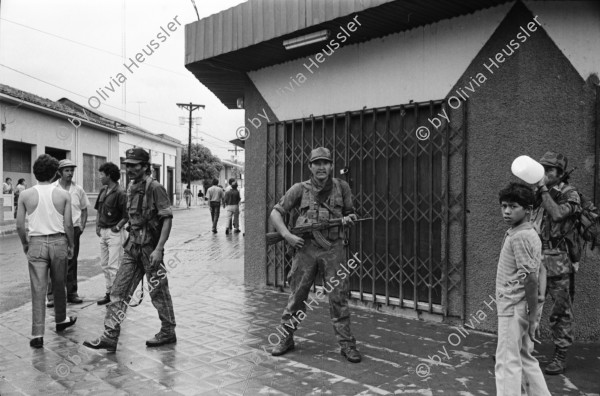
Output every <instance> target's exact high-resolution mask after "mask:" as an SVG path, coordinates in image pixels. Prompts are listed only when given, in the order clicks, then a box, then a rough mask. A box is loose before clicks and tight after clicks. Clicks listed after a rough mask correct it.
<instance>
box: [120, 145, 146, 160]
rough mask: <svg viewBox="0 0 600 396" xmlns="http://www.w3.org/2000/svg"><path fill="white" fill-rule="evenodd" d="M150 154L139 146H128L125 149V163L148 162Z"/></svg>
mask: <svg viewBox="0 0 600 396" xmlns="http://www.w3.org/2000/svg"><path fill="white" fill-rule="evenodd" d="M149 161H150V154H148V152H147V151H146V150H144V149H143V148H141V147H135V148H130V149H129V150H127V151H125V161H123V162H124V163H125V164H139V163H140V162H149Z"/></svg>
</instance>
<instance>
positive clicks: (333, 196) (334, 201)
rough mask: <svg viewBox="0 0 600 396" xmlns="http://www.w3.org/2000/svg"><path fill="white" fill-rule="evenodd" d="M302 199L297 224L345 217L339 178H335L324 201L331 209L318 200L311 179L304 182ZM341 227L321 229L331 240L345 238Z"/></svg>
mask: <svg viewBox="0 0 600 396" xmlns="http://www.w3.org/2000/svg"><path fill="white" fill-rule="evenodd" d="M302 190H303V192H302V201H301V202H300V216H298V220H296V226H298V225H300V224H312V223H318V222H321V221H326V220H329V219H334V218H341V217H343V214H342V210H343V208H344V198H343V196H342V188H341V185H340V182H339V180H338V179H336V178H333V188H332V189H331V193H330V194H329V197H328V198H327V200H326V201H325V202H324V203H325V204H326V205H327V206H328V207H329V209H328V208H327V207H326V206H324V205H322V204H320V203H319V202H318V201H317V197H316V194H315V191H314V189H313V186H312V184H311V183H310V182H309V181H305V182H302ZM342 232H343V231H342V229H341V228H340V227H334V228H330V229H329V230H324V231H321V233H322V234H323V236H324V237H325V238H327V239H329V240H331V241H335V240H337V239H338V238H343V237H344V236H343V235H342V234H341V233H342Z"/></svg>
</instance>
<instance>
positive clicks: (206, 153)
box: [181, 143, 223, 184]
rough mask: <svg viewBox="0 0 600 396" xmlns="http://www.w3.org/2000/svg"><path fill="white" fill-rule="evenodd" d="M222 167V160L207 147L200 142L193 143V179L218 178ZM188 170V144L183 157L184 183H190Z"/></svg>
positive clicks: (182, 175)
mask: <svg viewBox="0 0 600 396" xmlns="http://www.w3.org/2000/svg"><path fill="white" fill-rule="evenodd" d="M221 169H223V164H222V163H221V160H220V159H219V158H218V157H216V156H214V155H213V154H212V153H211V152H210V150H209V149H208V148H207V147H205V146H203V145H201V144H198V143H192V169H191V179H192V181H194V180H202V179H211V180H212V179H218V178H219V173H220V172H221ZM187 171H188V146H187V145H186V146H185V147H184V148H183V155H182V157H181V180H182V181H183V183H184V184H188V183H189V181H188V179H187Z"/></svg>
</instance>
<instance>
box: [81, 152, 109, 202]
mask: <svg viewBox="0 0 600 396" xmlns="http://www.w3.org/2000/svg"><path fill="white" fill-rule="evenodd" d="M105 162H106V157H101V156H98V155H92V154H85V153H84V154H83V189H84V190H85V192H86V193H88V194H94V193H99V192H100V189H101V188H102V183H101V182H100V172H99V171H98V168H100V166H102V164H104V163H105Z"/></svg>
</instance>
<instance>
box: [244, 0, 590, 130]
mask: <svg viewBox="0 0 600 396" xmlns="http://www.w3.org/2000/svg"><path fill="white" fill-rule="evenodd" d="M514 4H515V3H507V4H504V5H501V6H497V7H493V8H490V9H486V10H482V11H478V12H476V13H473V14H471V15H465V16H461V17H457V18H452V19H449V20H443V21H440V22H438V23H434V24H431V25H427V26H421V27H418V28H415V29H412V30H410V31H407V32H402V33H397V34H392V35H389V36H386V37H383V38H379V39H374V40H371V41H368V42H366V43H361V44H357V45H352V46H348V47H344V48H340V49H338V50H336V51H334V53H333V55H331V56H330V57H327V56H325V60H324V61H323V63H318V62H316V61H315V62H316V63H317V65H318V66H313V65H312V64H311V59H312V60H314V59H315V56H312V57H308V58H304V59H299V60H295V61H291V62H287V63H284V64H280V65H275V66H272V67H267V68H264V69H261V70H258V71H254V72H251V73H249V76H250V78H251V79H252V81H253V82H254V84H255V85H256V87H257V88H258V90H259V92H260V93H261V95H262V96H263V97H264V98H265V100H266V101H267V102H268V103H269V104H270V106H271V108H272V109H273V112H274V113H275V114H276V115H277V117H279V118H280V119H282V120H289V119H296V118H302V117H308V116H310V115H311V114H312V115H314V116H318V115H323V114H332V113H339V112H344V111H346V110H348V109H353V110H356V109H361V108H363V106H366V107H367V108H373V107H382V106H387V105H388V104H390V103H409V102H410V101H411V100H412V101H415V102H421V101H427V100H431V99H440V98H443V97H445V96H446V94H447V93H448V91H449V90H450V88H451V87H452V86H453V85H454V84H456V82H457V81H458V79H459V78H460V76H461V75H462V73H463V71H464V70H465V69H466V67H467V66H468V65H469V64H470V63H471V62H472V60H473V59H474V57H475V55H476V54H477V53H478V51H479V50H480V49H481V47H482V46H483V44H484V43H485V42H487V41H488V39H489V38H490V36H491V35H492V33H493V32H494V30H495V29H496V28H497V27H498V24H499V23H500V21H501V20H502V19H503V18H504V17H505V16H506V14H507V13H508V11H509V10H510V9H511V7H512V6H513V5H514ZM527 5H528V6H529V7H531V9H532V10H533V11H534V15H538V20H539V21H540V22H541V24H542V26H543V27H544V29H546V30H547V31H548V34H549V36H550V37H551V38H552V40H554V41H555V42H556V43H557V45H558V47H559V48H560V49H561V51H562V52H563V54H564V55H565V56H566V57H567V58H568V59H569V61H570V62H571V63H572V64H573V65H574V66H575V68H576V70H577V71H578V72H579V74H580V75H581V76H582V77H583V78H584V79H587V77H588V76H589V74H590V73H598V72H599V71H600V40H598V39H597V38H598V37H600V23H599V22H598V21H599V20H600V3H597V2H594V1H575V2H564V1H557V2H540V1H530V2H527ZM358 21H360V16H359V17H358ZM358 29H360V27H359V28H358ZM516 33H517V32H514V34H516ZM457 43H459V47H458V48H459V50H457ZM324 48H325V50H326V51H327V52H328V53H329V52H330V51H329V49H327V48H326V47H324ZM305 65H307V66H308V68H307V66H305ZM309 69H310V70H309ZM311 71H312V72H311ZM300 74H302V75H304V77H302V76H300ZM382 76H385V78H382ZM304 78H305V80H304ZM302 81H304V82H302ZM333 92H335V93H336V100H331V98H332V93H333ZM357 92H360V93H361V94H360V95H357V94H356V93H357ZM338 93H339V97H338ZM299 104H300V105H299Z"/></svg>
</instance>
